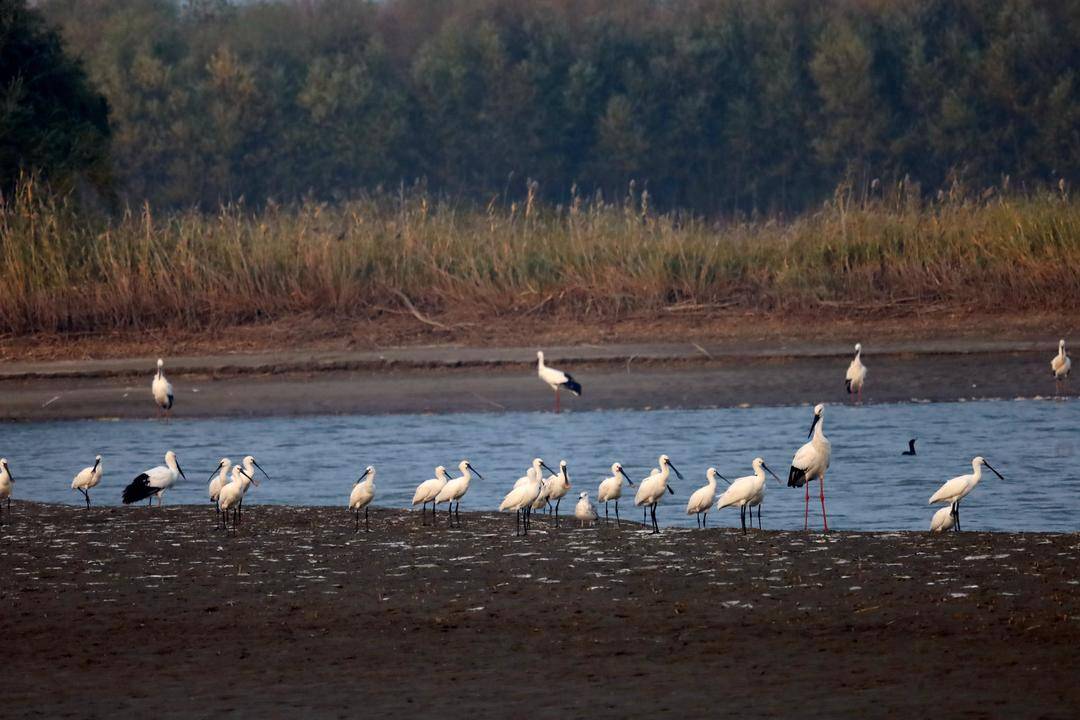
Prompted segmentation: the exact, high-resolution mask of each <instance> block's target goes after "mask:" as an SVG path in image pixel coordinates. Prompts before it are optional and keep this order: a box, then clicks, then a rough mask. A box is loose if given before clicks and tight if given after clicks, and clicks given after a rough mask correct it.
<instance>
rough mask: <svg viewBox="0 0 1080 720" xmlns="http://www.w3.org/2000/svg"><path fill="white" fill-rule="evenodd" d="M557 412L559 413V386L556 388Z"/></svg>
mask: <svg viewBox="0 0 1080 720" xmlns="http://www.w3.org/2000/svg"><path fill="white" fill-rule="evenodd" d="M555 414H556V415H558V414H559V388H555Z"/></svg>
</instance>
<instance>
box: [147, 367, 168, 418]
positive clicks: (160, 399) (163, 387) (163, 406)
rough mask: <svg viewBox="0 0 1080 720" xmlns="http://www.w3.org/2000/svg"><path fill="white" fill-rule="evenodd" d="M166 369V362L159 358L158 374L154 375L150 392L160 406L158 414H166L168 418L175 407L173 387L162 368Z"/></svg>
mask: <svg viewBox="0 0 1080 720" xmlns="http://www.w3.org/2000/svg"><path fill="white" fill-rule="evenodd" d="M164 367H165V361H164V360H162V359H161V358H158V361H157V373H156V374H155V375H154V381H153V382H152V383H150V390H151V392H153V394H154V402H156V403H157V406H158V414H159V415H162V414H164V415H165V417H168V415H169V411H170V410H172V406H173V386H172V383H171V382H169V381H168V380H166V379H165V372H164V371H163V370H162V368H164Z"/></svg>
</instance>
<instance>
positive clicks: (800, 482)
mask: <svg viewBox="0 0 1080 720" xmlns="http://www.w3.org/2000/svg"><path fill="white" fill-rule="evenodd" d="M824 417H825V405H824V404H823V403H819V404H818V405H817V407H815V408H814V420H813V422H811V423H810V433H809V434H808V436H807V437H809V438H810V442H808V443H806V444H805V445H803V446H802V447H801V448H799V451H798V452H797V453H795V457H794V458H792V460H791V470H790V471H789V472H788V483H787V484H788V487H803V486H804V485H805V486H806V506H805V508H804V512H803V530H806V529H807V528H808V527H809V526H810V486H809V485H808V483H810V482H812V481H814V480H817V481H818V482H819V483H820V490H821V521H822V523H823V524H824V526H825V532H829V518H828V516H827V515H826V514H825V471H826V470H828V469H829V459H830V458H831V457H832V444H831V443H830V442H829V439H828V438H827V437H825V420H824Z"/></svg>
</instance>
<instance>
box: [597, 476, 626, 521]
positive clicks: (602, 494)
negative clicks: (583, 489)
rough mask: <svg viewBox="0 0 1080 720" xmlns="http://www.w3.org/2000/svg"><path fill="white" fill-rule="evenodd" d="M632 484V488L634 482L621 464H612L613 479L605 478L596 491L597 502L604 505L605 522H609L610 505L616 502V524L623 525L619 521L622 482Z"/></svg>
mask: <svg viewBox="0 0 1080 720" xmlns="http://www.w3.org/2000/svg"><path fill="white" fill-rule="evenodd" d="M623 480H626V482H628V483H630V487H634V481H633V480H631V479H630V476H629V475H627V474H626V472H625V471H624V470H623V466H622V464H621V463H612V464H611V477H609V478H604V479H603V480H602V481H601V482H600V487H599V488H598V489H597V491H596V500H597V502H602V503H604V522H605V523H606V522H608V503H609V502H611V501H612V500H614V501H615V524H616V525H622V522H621V521H620V520H619V498H621V497H622V481H623Z"/></svg>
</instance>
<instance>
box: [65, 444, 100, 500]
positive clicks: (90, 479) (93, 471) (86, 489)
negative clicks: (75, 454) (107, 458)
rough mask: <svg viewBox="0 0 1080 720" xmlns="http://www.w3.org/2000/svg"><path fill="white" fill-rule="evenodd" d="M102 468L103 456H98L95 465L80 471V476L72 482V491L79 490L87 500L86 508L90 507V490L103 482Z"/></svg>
mask: <svg viewBox="0 0 1080 720" xmlns="http://www.w3.org/2000/svg"><path fill="white" fill-rule="evenodd" d="M103 471H104V470H103V468H102V467H101V456H100V455H98V456H97V457H95V458H94V464H93V466H91V467H85V468H83V469H82V470H80V471H79V474H78V475H76V476H75V478H74V479H73V480H72V481H71V489H72V490H78V491H79V492H81V493H82V494H83V497H84V498H86V507H87V509H89V507H90V488H93V487H97V485H98V483H100V482H101V474H102V472H103Z"/></svg>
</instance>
